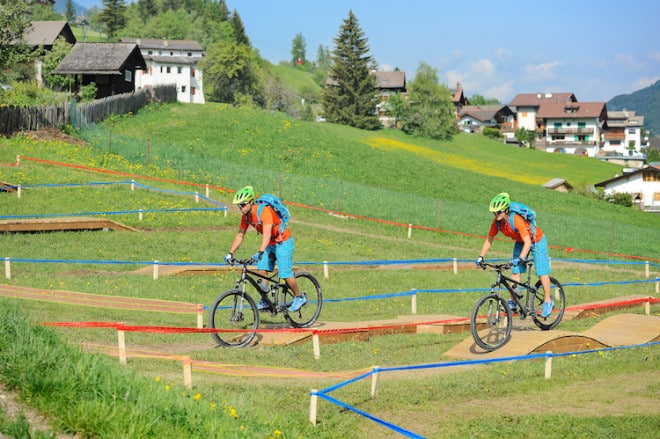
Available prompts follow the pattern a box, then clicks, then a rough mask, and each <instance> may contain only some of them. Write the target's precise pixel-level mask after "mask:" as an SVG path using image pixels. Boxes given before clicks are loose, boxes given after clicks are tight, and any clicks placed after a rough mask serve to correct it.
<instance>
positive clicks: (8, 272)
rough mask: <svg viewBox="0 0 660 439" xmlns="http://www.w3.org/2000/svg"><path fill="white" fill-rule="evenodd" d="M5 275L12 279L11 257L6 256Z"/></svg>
mask: <svg viewBox="0 0 660 439" xmlns="http://www.w3.org/2000/svg"><path fill="white" fill-rule="evenodd" d="M5 277H6V278H7V279H11V264H10V263H9V257H6V258H5Z"/></svg>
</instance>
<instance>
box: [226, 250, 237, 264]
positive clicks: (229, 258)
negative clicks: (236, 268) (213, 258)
mask: <svg viewBox="0 0 660 439" xmlns="http://www.w3.org/2000/svg"><path fill="white" fill-rule="evenodd" d="M225 262H226V263H227V264H229V265H234V262H236V259H234V254H233V253H227V254H226V255H225Z"/></svg>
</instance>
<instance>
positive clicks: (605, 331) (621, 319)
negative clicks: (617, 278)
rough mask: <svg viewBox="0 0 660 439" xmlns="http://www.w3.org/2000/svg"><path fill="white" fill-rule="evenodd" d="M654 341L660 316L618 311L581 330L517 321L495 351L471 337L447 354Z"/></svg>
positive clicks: (496, 354)
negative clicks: (530, 324) (589, 327)
mask: <svg viewBox="0 0 660 439" xmlns="http://www.w3.org/2000/svg"><path fill="white" fill-rule="evenodd" d="M651 341H660V317H658V316H650V315H644V314H618V315H615V316H612V317H608V318H606V319H605V320H602V321H601V322H599V323H597V324H596V325H594V326H593V327H592V328H591V329H589V330H587V331H584V332H582V333H578V332H568V331H557V330H550V331H542V330H541V329H538V328H536V327H531V326H528V327H520V326H518V327H516V325H515V324H514V328H513V330H512V331H511V339H510V340H509V342H508V343H507V344H505V345H504V346H502V347H501V348H499V349H497V350H495V351H492V352H485V351H484V350H483V349H481V348H480V347H479V346H477V345H476V344H475V343H474V340H473V339H472V336H470V337H469V338H466V339H465V340H464V341H463V342H461V343H459V344H458V345H457V346H455V347H454V348H452V349H450V350H449V351H447V352H446V353H445V356H447V357H450V358H456V359H485V358H501V357H510V356H517V355H528V354H533V353H543V352H547V351H551V352H554V353H561V352H573V351H584V350H589V349H599V348H604V347H614V346H626V345H633V344H641V343H648V342H651Z"/></svg>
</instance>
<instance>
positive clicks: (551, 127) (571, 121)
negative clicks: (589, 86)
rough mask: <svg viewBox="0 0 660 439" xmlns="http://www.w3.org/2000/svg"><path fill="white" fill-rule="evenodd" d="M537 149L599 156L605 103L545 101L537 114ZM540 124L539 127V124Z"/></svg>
mask: <svg viewBox="0 0 660 439" xmlns="http://www.w3.org/2000/svg"><path fill="white" fill-rule="evenodd" d="M536 118H537V126H538V128H539V129H540V136H539V138H538V140H537V143H536V148H537V149H543V150H545V151H546V152H560V153H565V154H574V155H579V156H588V157H598V156H599V154H600V146H601V135H602V133H603V127H604V125H605V123H606V121H607V106H606V105H605V102H573V101H567V102H561V103H554V102H552V103H551V102H545V103H543V105H541V107H540V108H539V110H538V113H537V114H536ZM539 122H540V124H539Z"/></svg>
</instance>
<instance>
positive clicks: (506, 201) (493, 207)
mask: <svg viewBox="0 0 660 439" xmlns="http://www.w3.org/2000/svg"><path fill="white" fill-rule="evenodd" d="M510 204H511V197H509V194H507V193H506V192H502V193H501V194H497V195H495V198H493V199H492V200H491V201H490V205H489V206H488V210H490V211H491V212H498V211H500V210H507V209H508V208H509V205H510Z"/></svg>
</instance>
